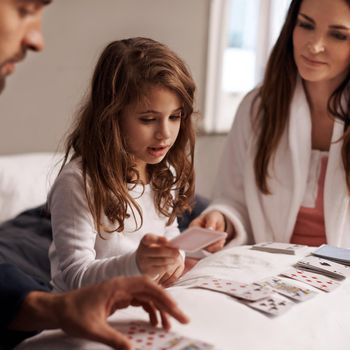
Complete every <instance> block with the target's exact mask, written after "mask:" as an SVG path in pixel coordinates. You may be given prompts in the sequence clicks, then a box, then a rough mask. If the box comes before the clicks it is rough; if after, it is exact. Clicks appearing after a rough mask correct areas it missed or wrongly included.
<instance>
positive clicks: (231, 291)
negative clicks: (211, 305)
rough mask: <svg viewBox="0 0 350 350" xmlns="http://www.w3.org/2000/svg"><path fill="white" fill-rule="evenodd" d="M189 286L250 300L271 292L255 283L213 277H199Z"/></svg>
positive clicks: (269, 289) (266, 295) (260, 297)
mask: <svg viewBox="0 0 350 350" xmlns="http://www.w3.org/2000/svg"><path fill="white" fill-rule="evenodd" d="M191 288H202V289H209V290H212V291H215V292H220V293H225V294H227V295H230V296H233V297H236V298H240V299H245V300H250V301H255V300H259V299H263V298H266V297H268V296H269V295H270V294H271V293H272V290H271V288H269V287H266V286H260V285H258V284H255V283H250V284H246V283H240V282H237V281H231V280H226V279H221V278H215V277H209V278H205V279H201V280H199V281H198V283H197V284H196V285H194V286H191Z"/></svg>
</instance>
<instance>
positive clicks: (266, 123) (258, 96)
mask: <svg viewBox="0 0 350 350" xmlns="http://www.w3.org/2000/svg"><path fill="white" fill-rule="evenodd" d="M349 64H350V1H348V0H347V1H345V0H294V1H292V3H291V5H290V8H289V11H288V14H287V18H286V21H285V24H284V26H283V28H282V31H281V34H280V36H279V38H278V40H277V42H276V44H275V46H274V48H273V50H272V53H271V56H270V59H269V61H268V65H267V69H266V73H265V77H264V81H263V83H262V85H261V87H259V88H257V89H256V90H254V91H253V92H251V93H249V94H248V95H247V96H246V97H245V99H244V100H243V102H242V103H241V105H240V107H239V109H238V112H237V115H236V118H235V121H234V124H233V127H232V130H231V132H230V135H229V136H228V140H227V144H226V148H225V151H224V155H223V159H222V161H221V167H220V177H221V179H220V180H219V181H218V185H217V188H216V190H215V192H214V193H215V197H214V201H213V203H212V204H211V206H210V207H209V208H208V209H207V210H206V212H205V213H204V214H203V215H202V216H200V217H199V218H197V219H196V220H195V221H194V222H193V223H192V225H200V226H203V227H213V228H214V229H217V230H226V231H228V233H229V238H230V239H232V240H233V243H232V244H244V243H252V242H263V241H279V242H293V243H300V244H308V245H312V246H317V245H320V244H322V243H329V244H332V245H335V246H342V247H350V206H349V193H350V129H349V127H348V126H349V121H350V116H349V108H350V101H349ZM224 243H225V242H220V243H219V244H216V245H214V246H211V247H210V249H208V250H210V251H216V250H218V249H220V248H222V246H223V245H224Z"/></svg>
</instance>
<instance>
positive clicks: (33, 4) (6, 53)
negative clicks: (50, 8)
mask: <svg viewBox="0 0 350 350" xmlns="http://www.w3.org/2000/svg"><path fill="white" fill-rule="evenodd" d="M50 2H51V0H0V92H1V91H2V89H3V88H4V86H5V78H6V76H7V75H9V74H11V73H12V72H13V71H14V68H15V64H16V63H17V62H18V61H20V60H22V59H23V58H24V57H25V54H26V52H27V50H28V49H29V50H33V51H41V50H42V49H43V47H44V39H43V36H42V32H41V18H42V12H43V8H44V6H45V5H47V4H49V3H50Z"/></svg>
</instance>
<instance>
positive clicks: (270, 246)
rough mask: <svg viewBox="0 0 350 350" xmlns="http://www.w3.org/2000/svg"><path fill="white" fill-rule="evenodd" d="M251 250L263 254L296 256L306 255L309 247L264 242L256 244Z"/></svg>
mask: <svg viewBox="0 0 350 350" xmlns="http://www.w3.org/2000/svg"><path fill="white" fill-rule="evenodd" d="M251 249H252V250H260V251H262V252H268V253H279V254H288V255H296V254H302V253H304V252H305V251H306V249H307V246H306V245H301V244H292V243H281V242H264V243H257V244H254V245H253V246H252V248H251Z"/></svg>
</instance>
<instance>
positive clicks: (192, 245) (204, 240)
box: [169, 227, 227, 253]
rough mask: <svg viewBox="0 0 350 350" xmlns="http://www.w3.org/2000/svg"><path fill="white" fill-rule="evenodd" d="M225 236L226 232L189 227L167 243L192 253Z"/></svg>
mask: <svg viewBox="0 0 350 350" xmlns="http://www.w3.org/2000/svg"><path fill="white" fill-rule="evenodd" d="M226 237H227V233H226V232H220V231H214V230H210V229H207V228H202V227H190V228H188V229H187V230H185V231H183V232H182V233H181V234H180V235H178V236H176V237H175V238H173V239H172V240H170V241H169V243H170V245H171V246H172V247H175V248H178V249H182V250H184V251H185V252H188V253H193V252H196V251H198V250H200V249H202V248H205V247H207V246H208V245H210V244H213V243H215V242H217V241H220V240H222V239H225V238H226Z"/></svg>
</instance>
